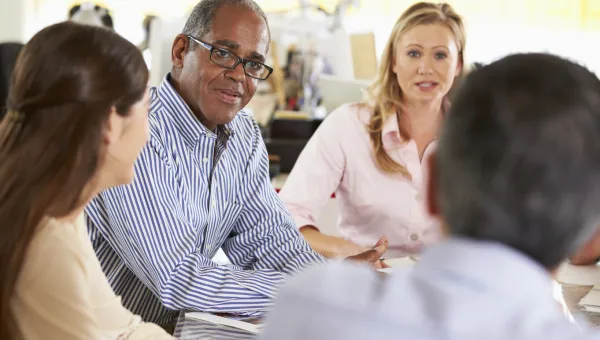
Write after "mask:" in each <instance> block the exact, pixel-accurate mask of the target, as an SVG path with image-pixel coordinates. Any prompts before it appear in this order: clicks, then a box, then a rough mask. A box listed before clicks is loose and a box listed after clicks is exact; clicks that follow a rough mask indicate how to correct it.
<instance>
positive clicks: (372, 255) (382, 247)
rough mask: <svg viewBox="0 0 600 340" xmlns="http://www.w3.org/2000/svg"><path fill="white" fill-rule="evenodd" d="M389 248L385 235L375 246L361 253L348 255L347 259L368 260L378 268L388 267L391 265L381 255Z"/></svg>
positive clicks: (367, 261)
mask: <svg viewBox="0 0 600 340" xmlns="http://www.w3.org/2000/svg"><path fill="white" fill-rule="evenodd" d="M387 248H388V240H387V238H386V237H385V236H384V237H382V238H380V239H379V241H377V244H375V246H374V247H373V248H371V249H369V250H367V251H365V252H362V253H360V254H357V255H354V256H349V257H346V260H347V261H355V262H366V263H370V264H371V265H372V266H373V267H375V268H376V269H381V268H388V267H389V266H388V265H387V264H385V263H384V262H383V261H381V256H382V255H383V254H384V253H385V251H386V250H387Z"/></svg>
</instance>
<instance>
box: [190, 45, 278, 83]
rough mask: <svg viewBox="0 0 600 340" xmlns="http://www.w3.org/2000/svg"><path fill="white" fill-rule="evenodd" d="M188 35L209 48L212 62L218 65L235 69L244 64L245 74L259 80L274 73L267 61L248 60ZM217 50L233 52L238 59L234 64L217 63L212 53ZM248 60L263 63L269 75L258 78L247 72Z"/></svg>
mask: <svg viewBox="0 0 600 340" xmlns="http://www.w3.org/2000/svg"><path fill="white" fill-rule="evenodd" d="M187 37H188V39H190V40H192V41H194V42H195V43H197V44H198V45H200V46H202V47H204V48H206V49H207V50H208V51H209V52H210V61H211V62H213V63H214V64H215V65H217V66H220V67H223V68H226V69H230V70H233V69H235V68H236V67H237V66H238V65H239V64H242V66H243V69H244V74H245V75H247V76H248V77H250V78H252V79H257V80H267V79H268V78H269V77H270V76H271V74H272V73H273V68H272V67H270V66H267V65H266V64H265V63H261V62H260V61H256V60H248V59H244V58H242V57H240V56H238V55H237V54H235V53H233V52H231V51H229V50H227V49H225V48H221V47H216V46H213V45H211V44H208V43H205V42H204V41H202V40H200V39H198V38H194V37H193V36H191V35H188V36H187ZM215 50H221V51H225V52H227V53H229V54H231V55H232V56H234V57H236V58H237V60H236V62H235V64H233V66H223V65H221V64H219V63H217V62H215V61H214V60H212V54H213V51H215ZM248 62H252V63H257V64H261V65H263V66H264V67H265V68H266V69H267V71H269V73H268V74H267V76H266V77H265V78H257V77H255V76H252V75H250V74H248V72H246V63H248Z"/></svg>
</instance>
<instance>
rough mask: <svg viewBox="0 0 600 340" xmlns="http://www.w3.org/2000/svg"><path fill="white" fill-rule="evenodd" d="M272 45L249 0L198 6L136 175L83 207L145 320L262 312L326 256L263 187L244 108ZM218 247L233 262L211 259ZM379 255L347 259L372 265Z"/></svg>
mask: <svg viewBox="0 0 600 340" xmlns="http://www.w3.org/2000/svg"><path fill="white" fill-rule="evenodd" d="M269 44H270V34H269V28H268V25H267V20H266V17H265V14H264V13H263V11H262V10H261V9H260V7H259V6H258V5H257V4H256V3H255V2H254V1H250V0H203V1H201V2H200V3H198V5H197V6H196V7H195V8H194V10H193V11H192V14H191V15H190V17H189V19H188V21H187V23H186V24H185V28H184V29H183V32H182V33H181V34H179V35H177V37H176V38H175V41H174V42H173V48H172V51H171V59H172V62H173V68H172V71H171V72H170V73H169V74H168V75H167V76H166V77H165V78H164V80H163V81H162V83H161V84H160V85H159V86H158V87H157V88H152V89H151V91H150V93H151V104H150V113H149V123H150V138H149V141H148V144H147V145H146V147H145V148H144V150H143V151H142V153H141V155H140V158H139V159H138V161H137V163H136V166H135V175H136V176H135V180H134V181H133V183H132V184H130V185H127V186H123V187H119V188H115V189H114V190H113V189H111V190H108V191H105V192H102V193H101V194H100V195H99V196H98V197H97V198H96V199H95V200H94V201H92V202H91V204H90V205H89V206H88V207H87V208H86V214H87V222H88V230H89V233H90V237H91V239H92V243H93V245H94V249H95V250H96V254H97V255H98V257H99V259H100V262H101V264H102V267H103V270H104V272H105V273H106V276H107V277H108V279H109V281H110V283H111V285H112V287H113V289H114V290H115V292H116V293H117V294H118V295H121V296H122V297H123V303H124V305H125V306H126V307H128V308H129V309H130V310H131V311H133V312H134V313H136V314H139V315H141V316H142V317H143V318H144V320H145V321H150V322H154V323H158V324H163V325H165V324H169V323H171V322H173V320H174V319H176V318H177V315H178V314H179V311H182V310H184V311H190V310H191V311H204V312H215V313H234V314H241V315H248V316H254V315H262V314H263V313H264V312H265V311H266V309H267V308H268V306H269V305H270V302H271V299H272V298H273V297H274V294H275V291H276V290H277V289H278V285H279V284H280V283H281V282H283V281H284V280H285V279H286V277H288V276H289V275H291V274H293V273H295V272H296V271H298V270H300V269H302V268H303V267H305V266H307V265H310V264H313V263H320V262H323V261H324V259H323V258H322V257H321V256H320V255H318V254H317V253H315V252H314V251H312V249H311V248H310V247H309V245H308V244H307V243H306V241H305V240H304V239H303V238H302V236H301V235H300V233H299V232H298V230H297V229H296V227H295V225H294V222H293V219H292V218H291V216H290V214H289V213H288V211H287V210H286V209H285V207H284V205H283V204H282V202H281V201H280V199H279V198H278V196H277V193H276V192H275V190H274V189H273V187H272V185H271V183H270V179H269V163H268V156H267V150H266V148H265V145H264V142H263V140H262V137H261V133H260V129H259V127H258V125H257V124H256V122H254V120H253V119H252V118H251V117H250V116H248V115H247V114H245V113H243V112H240V111H241V110H242V109H243V107H244V106H245V105H246V104H248V102H249V101H250V99H251V98H252V96H253V95H254V93H255V92H256V87H257V84H258V81H259V80H264V79H267V78H268V77H269V76H270V74H271V72H272V71H273V69H272V68H271V67H270V66H268V65H266V64H265V62H266V59H267V52H268V49H269ZM126 166H128V165H126ZM220 248H222V249H223V251H224V252H225V253H226V255H227V256H228V257H229V259H230V260H231V265H226V266H221V265H218V264H217V263H215V262H214V261H212V258H213V257H214V255H215V254H216V252H217V251H218V250H219V249H220ZM385 248H386V245H385V244H382V245H379V247H378V248H375V249H374V250H371V251H368V252H366V253H364V254H361V255H358V257H356V258H353V259H355V260H362V261H369V262H375V261H378V260H379V258H380V256H381V254H382V253H383V251H385Z"/></svg>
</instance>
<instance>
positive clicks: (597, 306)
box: [579, 285, 600, 313]
mask: <svg viewBox="0 0 600 340" xmlns="http://www.w3.org/2000/svg"><path fill="white" fill-rule="evenodd" d="M579 305H580V306H582V307H583V308H584V309H585V310H586V311H588V312H594V313H600V285H596V286H594V287H593V288H592V290H590V292H589V293H587V295H586V296H584V297H583V299H581V301H580V302H579Z"/></svg>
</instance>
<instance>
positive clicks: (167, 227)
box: [88, 144, 311, 314]
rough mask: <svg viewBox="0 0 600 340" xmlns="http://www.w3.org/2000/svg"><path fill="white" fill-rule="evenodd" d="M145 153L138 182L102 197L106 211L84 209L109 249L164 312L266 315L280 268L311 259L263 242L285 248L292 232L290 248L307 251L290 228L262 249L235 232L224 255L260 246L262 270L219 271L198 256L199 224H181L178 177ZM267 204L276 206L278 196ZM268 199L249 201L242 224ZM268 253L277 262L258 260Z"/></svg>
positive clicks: (151, 151)
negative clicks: (285, 263)
mask: <svg viewBox="0 0 600 340" xmlns="http://www.w3.org/2000/svg"><path fill="white" fill-rule="evenodd" d="M142 152H143V153H144V155H143V157H140V158H139V159H138V164H137V165H136V173H135V176H136V179H135V181H134V182H133V183H132V184H130V185H127V186H120V187H116V188H113V189H110V190H107V191H105V192H103V193H101V195H100V197H99V199H100V200H101V201H102V203H103V206H104V209H89V210H88V216H89V217H90V219H91V220H92V221H94V223H95V224H96V227H97V228H98V229H99V230H100V231H101V233H102V234H103V236H104V237H105V239H106V240H107V241H108V242H109V243H110V245H111V247H112V248H113V249H115V251H116V252H117V253H118V255H119V257H120V258H121V259H122V260H123V261H124V262H125V263H126V265H127V266H128V268H129V269H130V270H131V271H132V272H133V273H134V274H135V275H136V276H137V277H138V278H139V279H140V280H141V281H142V282H143V283H144V284H145V285H146V286H147V287H148V288H150V289H151V290H152V292H153V293H154V294H155V295H156V296H157V297H158V298H159V299H160V300H161V302H162V303H163V304H164V305H165V307H167V308H169V309H173V310H192V311H205V312H223V313H235V314H257V313H258V314H260V313H262V312H264V311H265V310H266V309H267V308H268V306H269V305H270V303H271V300H272V298H273V296H274V293H275V290H276V289H277V286H278V285H279V284H280V283H281V281H282V280H283V279H284V278H285V276H286V274H285V273H283V272H280V271H279V270H288V269H292V268H293V267H297V266H299V261H300V259H301V258H302V257H304V258H306V259H308V258H310V256H311V255H309V253H308V252H297V253H295V254H294V255H283V253H284V251H285V247H280V248H279V249H278V250H276V251H274V250H271V249H272V248H275V247H274V246H273V245H268V243H269V242H271V241H273V242H281V243H282V244H284V243H285V241H283V239H282V237H286V236H287V235H286V234H285V233H289V235H292V239H293V240H294V241H292V242H291V245H294V244H296V245H297V247H299V248H302V247H303V246H304V244H303V243H302V242H300V241H299V239H298V237H296V236H295V234H293V233H292V228H290V227H289V226H288V227H285V228H281V232H279V233H277V234H273V236H267V238H266V239H265V241H263V242H262V244H263V246H261V247H256V246H255V243H250V245H243V238H250V235H253V236H251V237H258V234H259V233H253V232H248V233H246V234H245V235H248V236H244V235H240V237H238V238H237V241H233V242H230V243H229V244H230V246H229V247H228V249H229V252H228V253H229V255H230V256H231V257H232V258H234V259H240V258H245V256H243V255H240V253H244V252H246V251H247V250H250V249H257V250H256V252H257V253H258V252H260V251H262V249H264V252H265V253H264V255H263V254H261V258H259V259H258V261H257V262H256V265H254V266H251V268H252V267H254V269H260V270H243V269H242V268H241V267H240V266H235V265H234V266H218V265H217V264H216V263H214V262H213V261H212V260H211V259H209V258H207V257H205V256H203V254H202V253H201V252H200V249H201V242H202V240H199V238H198V226H197V225H193V224H192V223H190V222H188V221H186V218H185V214H184V213H183V209H184V205H185V204H186V203H185V201H182V198H181V197H180V192H179V190H178V189H177V188H178V185H177V177H176V176H175V172H174V170H173V168H172V167H170V166H169V164H168V162H167V161H166V157H164V155H162V156H161V153H160V152H157V151H156V149H155V148H153V147H152V146H151V145H150V144H149V145H148V146H146V147H145V148H144V150H143V151H142ZM254 181H262V179H256V180H254ZM264 185H266V184H264ZM261 190H263V191H264V190H265V189H261ZM248 194H250V193H248ZM269 200H270V201H271V202H273V201H274V200H275V196H272V197H271V198H270V199H269ZM269 200H266V201H265V200H259V201H256V202H255V203H251V204H250V206H249V207H250V208H249V209H248V210H247V211H248V212H247V213H246V214H245V216H246V217H245V220H246V221H248V222H250V221H251V217H250V216H251V215H253V214H255V213H257V211H258V210H257V209H263V208H258V207H259V203H260V204H267V203H268V202H269ZM277 202H278V201H277ZM277 204H278V205H279V203H277ZM268 211H270V210H268ZM94 214H102V215H105V216H100V215H98V216H93V215H94ZM283 216H284V214H274V215H273V217H270V218H269V219H274V220H275V219H282V218H283ZM265 222H267V220H265ZM241 228H244V227H241ZM273 228H275V227H273ZM288 229H289V231H288ZM261 230H263V231H262V232H261V233H267V235H269V234H272V232H271V231H269V230H270V228H266V227H262V229H261ZM274 230H277V229H274ZM288 243H290V242H288ZM300 245H301V246H300ZM268 251H271V252H273V253H274V256H273V255H270V256H272V257H273V258H274V260H269V259H267V258H262V256H266V255H267V253H266V252H268ZM293 257H295V258H298V259H297V260H294V261H292V263H291V264H290V265H283V262H282V261H284V260H285V259H288V258H293ZM237 262H240V263H241V262H242V261H237ZM107 265H108V266H110V264H107ZM267 267H270V268H271V269H267Z"/></svg>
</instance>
